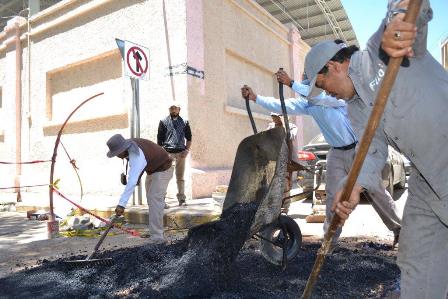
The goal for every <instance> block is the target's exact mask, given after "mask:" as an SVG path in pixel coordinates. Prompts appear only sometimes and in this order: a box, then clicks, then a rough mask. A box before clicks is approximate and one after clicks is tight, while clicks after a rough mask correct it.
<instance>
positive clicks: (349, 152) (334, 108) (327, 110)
mask: <svg viewBox="0 0 448 299" xmlns="http://www.w3.org/2000/svg"><path fill="white" fill-rule="evenodd" d="M276 75H277V80H278V81H279V82H281V83H283V84H285V85H287V86H290V87H291V88H292V89H293V90H294V91H295V92H296V93H298V94H299V96H298V97H296V98H291V99H285V105H286V110H287V112H288V113H289V114H291V115H310V116H312V117H313V119H314V120H315V121H316V123H317V125H318V126H319V128H320V130H321V131H322V134H323V135H324V137H325V140H326V141H327V142H328V144H329V145H330V146H331V149H330V150H329V151H328V154H327V172H326V184H325V191H326V194H327V198H326V217H325V223H324V232H326V231H327V229H328V227H329V225H330V220H331V217H332V216H333V214H334V213H333V212H332V211H331V207H332V204H333V199H334V197H335V195H336V192H337V191H338V189H339V184H340V182H341V180H342V179H343V178H344V177H345V176H346V175H347V174H348V172H349V171H350V168H351V165H352V162H353V159H354V156H355V147H356V144H357V142H358V138H357V136H356V134H355V132H354V130H353V129H352V127H351V124H350V120H349V119H348V113H347V104H346V103H345V101H343V100H338V99H336V98H334V97H331V96H328V95H326V94H325V93H321V94H320V95H318V96H316V97H313V98H311V99H309V100H307V99H306V96H308V94H309V90H310V88H309V86H308V85H306V84H302V83H297V82H294V81H293V80H291V79H290V77H289V76H288V74H287V73H286V72H285V71H283V70H279V71H278V72H277V73H276ZM303 82H304V83H305V81H303ZM241 94H242V96H243V98H246V97H248V98H249V100H252V101H254V102H255V103H257V104H259V105H260V106H262V107H264V108H266V109H267V110H269V111H274V112H279V113H281V104H280V101H279V100H278V99H275V98H272V97H265V96H261V95H257V94H255V93H254V92H253V90H252V89H251V88H250V87H249V86H246V85H245V86H243V87H242V88H241ZM386 192H387V191H386V190H385V189H384V186H383V184H382V181H381V180H378V184H377V187H376V188H375V189H372V190H369V193H368V194H367V195H368V197H369V199H370V201H371V202H372V206H373V207H374V209H375V210H376V211H377V213H378V215H379V216H380V217H381V219H382V220H383V222H384V224H385V225H386V226H387V228H388V229H389V230H391V231H392V232H393V233H394V246H395V245H396V243H397V242H398V237H399V233H400V229H401V218H400V217H399V216H398V214H397V210H396V207H395V202H394V200H393V199H392V198H391V196H390V195H389V193H386ZM341 232H342V228H339V229H338V230H337V232H336V234H335V238H334V239H333V240H334V242H335V243H334V244H333V245H336V241H337V239H338V237H339V236H340V234H341ZM333 248H335V246H333Z"/></svg>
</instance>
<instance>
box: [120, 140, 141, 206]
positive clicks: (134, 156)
mask: <svg viewBox="0 0 448 299" xmlns="http://www.w3.org/2000/svg"><path fill="white" fill-rule="evenodd" d="M128 152H129V157H128V159H129V172H128V183H127V184H126V187H125V188H124V191H123V193H122V194H121V196H120V201H119V202H118V205H120V206H122V207H126V205H127V203H128V201H129V198H130V197H131V194H132V193H133V192H134V189H135V186H136V185H137V182H138V179H139V177H140V174H141V173H142V172H143V170H144V169H145V167H146V165H147V164H148V163H147V161H146V158H145V155H144V154H143V151H142V150H141V149H140V148H139V147H138V146H135V148H133V147H132V146H131V147H130V148H129V149H128Z"/></svg>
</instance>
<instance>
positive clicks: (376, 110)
mask: <svg viewBox="0 0 448 299" xmlns="http://www.w3.org/2000/svg"><path fill="white" fill-rule="evenodd" d="M421 2H422V0H411V1H410V4H409V7H408V11H407V13H406V16H405V19H404V20H405V21H406V22H410V23H413V24H415V21H416V19H417V16H418V13H419V11H420V6H421ZM402 60H403V57H398V58H392V57H391V58H390V60H389V65H388V67H387V70H386V74H385V76H384V79H383V81H382V83H381V87H380V90H379V91H378V94H377V96H376V100H375V105H374V106H373V110H372V113H371V114H370V117H369V121H368V123H367V127H366V129H365V131H364V134H363V136H362V139H361V143H360V145H359V149H358V152H357V153H356V156H355V160H354V161H353V165H352V168H351V169H350V172H349V174H348V179H347V183H346V184H345V186H344V189H343V191H342V195H341V201H348V200H349V198H350V194H351V193H352V190H353V186H354V185H355V182H356V180H357V179H358V175H359V172H360V170H361V167H362V164H363V163H364V159H365V157H366V155H367V152H368V150H369V146H370V143H371V142H372V139H373V137H374V135H375V131H376V129H377V128H378V125H379V122H380V121H381V116H382V115H383V112H384V108H385V107H386V104H387V98H388V97H389V94H390V91H391V90H392V86H393V84H394V82H395V78H396V77H397V73H398V70H399V69H400V65H401V62H402ZM339 221H340V218H339V216H338V215H337V214H335V215H334V217H333V219H332V221H331V224H330V227H329V229H328V231H327V233H326V234H325V238H324V241H323V243H322V246H321V248H320V249H319V251H318V253H317V258H316V261H315V262H314V266H313V270H312V271H311V274H310V276H309V277H308V281H307V283H306V286H305V290H304V291H303V294H302V297H301V298H303V299H308V298H310V297H311V293H312V291H313V287H314V284H315V283H316V281H317V278H318V276H319V272H320V269H321V268H322V266H323V263H324V261H325V256H326V255H327V254H328V251H329V249H330V245H331V243H332V240H333V236H334V234H335V232H336V230H337V228H338V223H339Z"/></svg>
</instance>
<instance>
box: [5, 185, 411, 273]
mask: <svg viewBox="0 0 448 299" xmlns="http://www.w3.org/2000/svg"><path fill="white" fill-rule="evenodd" d="M395 197H396V203H397V205H398V208H399V210H400V211H402V209H403V207H404V204H405V202H406V197H407V190H406V189H404V190H397V191H396V192H395ZM210 200H211V199H210ZM205 201H206V199H202V200H201V202H205ZM310 213H311V202H309V201H304V200H302V201H297V202H293V203H292V204H291V207H290V212H289V215H290V216H291V217H292V218H294V219H295V220H296V221H297V222H298V224H299V226H300V229H301V232H302V235H303V236H304V237H305V236H312V237H321V236H322V223H307V222H306V221H305V217H306V216H307V215H309V214H310ZM139 227H140V228H144V227H145V226H144V225H140V226H139ZM184 234H185V231H179V232H176V231H169V232H168V233H167V235H168V240H169V241H170V240H174V239H176V238H179V237H182V236H183V235H184ZM361 236H368V237H376V238H378V239H381V240H390V242H392V238H393V235H392V233H391V232H390V231H388V230H387V228H386V227H385V226H384V224H383V223H382V222H381V219H380V218H379V216H378V215H377V213H376V212H375V211H374V209H373V208H372V206H371V205H370V204H369V203H366V202H362V203H361V204H360V205H359V206H358V207H357V208H356V210H355V211H354V212H353V214H352V215H351V217H350V218H349V220H348V221H347V222H346V225H345V226H344V229H343V232H342V237H361ZM46 238H47V228H46V222H43V221H37V220H28V219H27V218H26V213H23V212H0V277H1V276H5V275H7V274H8V273H10V272H13V271H17V270H20V269H23V268H25V267H29V266H34V265H36V263H37V261H39V260H43V259H56V258H61V257H67V256H70V255H72V254H87V253H88V252H90V251H91V250H92V249H93V247H94V245H95V243H96V242H97V240H98V239H97V238H86V237H72V238H64V237H61V238H57V239H53V240H47V239H46ZM145 242H146V239H143V238H137V237H133V236H130V235H127V234H122V233H119V232H117V234H115V235H113V236H110V237H107V238H106V241H105V242H104V245H103V246H102V248H103V249H109V250H110V249H117V248H122V247H132V246H136V245H140V244H144V243H145Z"/></svg>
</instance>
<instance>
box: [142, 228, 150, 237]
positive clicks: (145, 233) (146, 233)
mask: <svg viewBox="0 0 448 299" xmlns="http://www.w3.org/2000/svg"><path fill="white" fill-rule="evenodd" d="M149 237H150V233H149V230H144V231H142V232H141V233H140V238H149Z"/></svg>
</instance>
